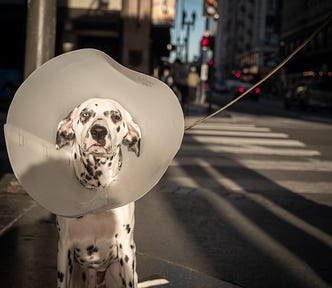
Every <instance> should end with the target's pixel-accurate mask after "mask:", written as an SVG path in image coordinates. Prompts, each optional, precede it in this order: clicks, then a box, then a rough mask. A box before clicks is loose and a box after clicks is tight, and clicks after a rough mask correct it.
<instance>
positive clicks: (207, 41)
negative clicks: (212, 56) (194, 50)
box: [201, 36, 210, 49]
mask: <svg viewBox="0 0 332 288" xmlns="http://www.w3.org/2000/svg"><path fill="white" fill-rule="evenodd" d="M201 46H202V48H206V49H207V48H208V47H209V46H210V39H209V36H203V37H202V40H201Z"/></svg>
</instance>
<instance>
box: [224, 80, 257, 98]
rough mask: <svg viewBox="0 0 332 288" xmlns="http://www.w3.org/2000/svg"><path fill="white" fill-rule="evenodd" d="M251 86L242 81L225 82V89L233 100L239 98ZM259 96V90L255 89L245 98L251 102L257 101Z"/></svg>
mask: <svg viewBox="0 0 332 288" xmlns="http://www.w3.org/2000/svg"><path fill="white" fill-rule="evenodd" d="M252 86H253V84H251V83H249V82H246V81H242V80H239V79H237V80H226V89H227V91H229V93H230V94H231V95H233V97H234V98H236V97H238V96H240V95H241V94H242V93H244V92H245V91H247V90H248V89H250V88H251V87H252ZM260 94H261V88H259V87H256V88H255V89H254V90H253V91H252V92H250V93H249V95H247V96H245V97H248V98H249V99H251V100H256V101H257V100H258V99H259V96H260Z"/></svg>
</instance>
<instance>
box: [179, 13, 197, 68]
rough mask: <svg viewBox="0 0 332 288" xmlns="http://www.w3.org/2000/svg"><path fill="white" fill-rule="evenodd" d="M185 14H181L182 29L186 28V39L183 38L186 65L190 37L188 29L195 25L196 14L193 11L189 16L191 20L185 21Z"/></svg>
mask: <svg viewBox="0 0 332 288" xmlns="http://www.w3.org/2000/svg"><path fill="white" fill-rule="evenodd" d="M186 17H187V13H186V11H183V12H182V29H184V27H185V26H186V28H187V31H186V37H185V38H184V41H185V47H186V51H185V52H186V56H185V61H186V63H187V62H188V54H189V37H190V27H191V26H194V25H195V21H196V12H195V11H193V13H192V14H191V20H189V21H186Z"/></svg>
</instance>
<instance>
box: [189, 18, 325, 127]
mask: <svg viewBox="0 0 332 288" xmlns="http://www.w3.org/2000/svg"><path fill="white" fill-rule="evenodd" d="M331 20H332V14H330V15H329V16H328V17H327V19H326V20H325V21H323V23H322V24H321V25H320V26H319V27H318V28H317V29H316V30H314V32H312V33H311V35H310V36H309V37H308V38H306V39H305V40H304V41H303V42H302V44H300V45H299V46H298V47H297V48H296V49H295V50H294V51H293V52H292V53H291V54H289V55H288V56H287V57H286V58H285V59H284V60H283V61H282V62H281V63H280V64H279V65H278V66H276V67H275V68H274V69H273V70H272V71H271V72H270V73H268V74H267V75H266V76H264V77H263V78H262V79H261V80H260V81H258V82H257V83H256V84H254V85H253V86H251V87H250V88H249V89H248V90H247V91H245V92H243V93H242V94H241V95H240V96H238V97H237V98H235V99H234V100H232V101H231V102H229V103H227V104H226V105H225V106H223V107H221V108H220V109H218V110H217V111H215V112H213V113H211V114H209V115H207V116H205V117H202V118H200V119H198V120H196V121H194V122H193V123H192V124H190V125H188V126H186V127H185V128H184V130H185V131H186V130H189V129H192V128H193V127H195V126H197V125H198V124H200V123H202V122H204V121H206V120H208V119H210V118H212V117H214V116H216V115H217V114H219V113H221V112H223V111H224V110H226V109H227V108H229V107H230V106H232V105H233V104H235V103H236V102H237V101H239V100H240V99H242V98H243V97H244V96H246V95H247V94H248V93H250V92H251V91H253V90H254V89H255V88H256V87H257V86H259V85H261V84H262V83H264V82H265V81H266V80H267V79H269V78H270V77H271V76H272V75H274V74H275V73H276V72H277V71H279V70H280V69H281V68H282V67H283V66H285V64H286V63H287V62H288V61H289V60H291V59H292V58H293V57H294V56H295V55H296V54H297V53H298V52H299V51H300V50H302V49H303V48H304V47H305V46H306V45H307V44H308V43H309V42H311V41H312V39H313V38H314V37H315V36H316V35H317V34H318V33H319V32H320V31H321V30H322V29H324V27H325V26H327V24H329V22H330V21H331Z"/></svg>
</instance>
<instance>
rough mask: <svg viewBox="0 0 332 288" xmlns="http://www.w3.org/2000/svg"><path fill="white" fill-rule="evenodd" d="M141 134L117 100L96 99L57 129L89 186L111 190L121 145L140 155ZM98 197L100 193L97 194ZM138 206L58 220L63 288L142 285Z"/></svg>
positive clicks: (59, 275)
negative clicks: (138, 262) (135, 234)
mask: <svg viewBox="0 0 332 288" xmlns="http://www.w3.org/2000/svg"><path fill="white" fill-rule="evenodd" d="M140 139H141V130H140V128H139V126H138V125H137V124H136V123H135V122H134V121H133V119H132V117H131V115H130V114H129V113H128V111H127V110H126V109H124V108H123V107H122V106H121V105H120V104H119V103H118V102H116V101H114V100H110V99H100V98H93V99H89V100H87V101H85V102H84V103H82V104H81V105H79V106H77V107H76V108H75V109H74V110H73V111H72V112H70V113H69V115H68V116H67V117H66V118H64V119H63V120H62V121H61V122H60V123H59V125H58V129H57V135H56V148H57V149H61V148H62V147H64V146H66V145H70V146H71V147H72V150H73V159H74V170H75V174H76V176H77V178H78V180H79V181H80V183H81V184H82V185H83V186H84V187H86V188H91V189H93V188H98V187H107V186H108V185H110V184H111V183H112V182H113V181H114V180H115V179H116V176H117V175H118V173H119V171H120V170H121V166H122V153H121V149H122V148H123V147H122V146H123V145H124V146H127V147H128V149H129V150H130V151H132V152H133V153H135V154H136V156H137V157H139V154H140ZM96 193H97V192H96ZM134 210H135V204H134V203H130V204H128V205H125V206H122V207H119V208H116V209H111V210H108V211H105V212H102V213H98V214H87V215H83V216H81V217H78V218H68V217H62V216H57V229H58V232H59V241H58V259H57V261H58V268H57V270H58V271H57V278H58V281H57V282H58V288H111V287H112V288H117V287H137V282H138V280H137V273H136V256H135V255H136V254H135V251H136V247H135V243H134V239H133V231H134V225H135V216H134Z"/></svg>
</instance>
